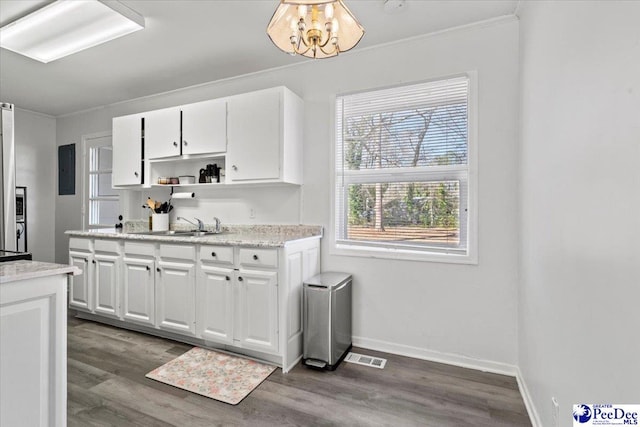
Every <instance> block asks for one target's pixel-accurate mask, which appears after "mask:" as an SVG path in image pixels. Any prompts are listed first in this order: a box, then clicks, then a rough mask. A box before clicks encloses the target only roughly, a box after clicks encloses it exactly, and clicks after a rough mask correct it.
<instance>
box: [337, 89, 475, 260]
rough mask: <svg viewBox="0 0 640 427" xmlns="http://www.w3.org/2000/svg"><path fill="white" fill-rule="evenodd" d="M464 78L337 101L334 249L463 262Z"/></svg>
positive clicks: (466, 206) (466, 205)
mask: <svg viewBox="0 0 640 427" xmlns="http://www.w3.org/2000/svg"><path fill="white" fill-rule="evenodd" d="M469 84H470V83H469V78H468V77H458V78H451V79H447V80H441V81H437V82H428V83H421V84H414V85H409V86H403V87H396V88H388V89H382V90H376V91H370V92H365V93H357V94H352V95H345V96H339V97H338V98H337V103H336V147H335V148H336V149H335V153H336V180H335V182H336V191H335V207H336V211H335V215H336V217H335V224H336V228H335V232H336V236H335V237H336V243H337V244H338V245H339V246H344V247H350V246H351V247H355V246H357V247H358V248H360V249H362V248H365V249H366V248H376V249H378V250H379V249H388V250H405V251H419V252H435V253H441V254H457V255H466V254H467V248H468V218H469V216H468V210H469V203H468V200H469V199H468V196H469V152H470V151H469V118H468V117H469Z"/></svg>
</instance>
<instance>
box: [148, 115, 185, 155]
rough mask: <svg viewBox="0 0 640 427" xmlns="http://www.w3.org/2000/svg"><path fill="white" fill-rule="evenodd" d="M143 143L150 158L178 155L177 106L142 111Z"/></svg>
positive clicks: (178, 126) (178, 118) (178, 119)
mask: <svg viewBox="0 0 640 427" xmlns="http://www.w3.org/2000/svg"><path fill="white" fill-rule="evenodd" d="M144 145H145V149H146V151H147V157H148V158H150V159H157V158H161V157H171V156H179V155H180V108H179V107H172V108H164V109H162V110H155V111H149V112H147V113H144Z"/></svg>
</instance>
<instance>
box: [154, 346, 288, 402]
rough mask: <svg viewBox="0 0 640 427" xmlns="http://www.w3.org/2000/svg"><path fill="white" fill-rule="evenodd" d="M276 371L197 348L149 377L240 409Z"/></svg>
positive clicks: (245, 360) (251, 362)
mask: <svg viewBox="0 0 640 427" xmlns="http://www.w3.org/2000/svg"><path fill="white" fill-rule="evenodd" d="M275 370H276V368H275V367H274V366H270V365H265V364H264V363H260V362H256V361H254V360H249V359H244V358H241V357H236V356H231V355H228V354H224V353H218V352H216V351H212V350H205V349H203V348H198V347H194V348H192V349H191V350H189V351H188V352H186V353H184V354H183V355H182V356H180V357H178V358H176V359H173V360H172V361H171V362H169V363H166V364H164V365H162V366H160V367H159V368H156V369H154V370H153V371H151V372H149V373H148V374H147V375H145V376H146V377H147V378H151V379H153V380H156V381H160V382H163V383H165V384H169V385H172V386H174V387H178V388H181V389H184V390H188V391H190V392H193V393H197V394H201V395H203V396H206V397H210V398H211V399H216V400H220V401H221V402H225V403H230V404H231V405H237V404H238V403H240V401H242V399H244V398H245V397H247V395H248V394H249V393H251V391H253V389H254V388H256V387H258V386H259V385H260V383H261V382H262V381H264V380H265V379H267V377H268V376H269V375H271V373H272V372H273V371H275Z"/></svg>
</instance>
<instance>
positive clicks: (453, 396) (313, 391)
mask: <svg viewBox="0 0 640 427" xmlns="http://www.w3.org/2000/svg"><path fill="white" fill-rule="evenodd" d="M68 335H69V339H68V383H69V385H68V390H69V397H68V411H67V413H68V425H69V426H93V425H96V426H105V425H118V426H121V425H122V426H124V425H133V426H138V425H139V426H158V427H165V426H170V425H174V426H211V425H225V426H226V425H231V426H234V425H236V426H244V425H261V426H262V425H264V426H272V425H273V426H276V425H277V426H287V425H292V426H293V425H402V426H412V425H415V426H433V427H448V426H450V427H459V426H474V427H478V426H480V427H483V426H484V427H494V426H530V425H531V423H530V421H529V418H528V415H527V412H526V409H525V406H524V403H523V401H522V397H521V396H520V393H519V392H518V386H517V383H516V381H515V379H514V378H512V377H508V376H504V375H497V374H491V373H485V372H481V371H476V370H471V369H465V368H460V367H456V366H451V365H446V364H442V363H434V362H428V361H424V360H418V359H412V358H408V357H403V356H397V355H392V354H387V353H381V352H377V351H372V350H365V349H354V351H356V352H358V353H362V354H367V355H371V356H378V357H383V358H385V359H387V365H386V366H385V369H374V368H368V367H365V366H359V365H355V364H349V363H343V364H341V365H340V366H339V367H338V369H337V370H336V371H334V372H324V371H317V370H313V369H310V368H307V367H305V366H301V365H298V366H296V367H295V368H294V369H293V370H292V371H291V372H290V373H288V374H283V373H282V370H281V369H277V370H276V371H275V372H274V373H273V374H271V376H269V378H267V379H266V380H265V381H264V382H263V383H262V384H261V385H260V386H259V387H258V388H256V389H255V390H254V391H253V392H252V393H251V394H249V396H247V397H246V398H245V399H244V400H243V401H242V402H240V403H239V404H238V405H236V406H232V405H228V404H226V403H222V402H219V401H216V400H213V399H209V398H207V397H204V396H200V395H197V394H194V393H190V392H187V391H185V390H181V389H179V388H176V387H172V386H169V385H167V384H163V383H160V382H157V381H154V380H150V379H148V378H145V377H144V375H145V374H146V373H147V372H149V371H151V370H153V369H155V368H157V367H158V366H160V365H162V364H164V363H166V362H168V361H170V360H173V359H174V358H175V357H177V356H179V355H181V354H182V353H184V352H186V351H188V350H189V349H190V348H191V346H189V345H186V344H183V343H178V342H175V341H172V340H166V339H163V338H159V337H152V336H148V335H145V334H141V333H138V332H133V331H128V330H123V329H118V328H115V327H111V326H108V325H102V324H100V323H96V322H91V321H85V320H80V319H70V321H69V324H68Z"/></svg>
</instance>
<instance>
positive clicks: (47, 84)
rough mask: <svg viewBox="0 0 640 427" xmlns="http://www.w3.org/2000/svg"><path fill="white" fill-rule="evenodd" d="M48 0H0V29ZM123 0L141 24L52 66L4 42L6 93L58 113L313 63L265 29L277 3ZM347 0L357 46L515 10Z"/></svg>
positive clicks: (454, 0)
mask: <svg viewBox="0 0 640 427" xmlns="http://www.w3.org/2000/svg"><path fill="white" fill-rule="evenodd" d="M392 1H396V0H392ZM50 2H51V1H50V0H0V26H2V25H5V24H7V23H10V22H12V21H14V20H15V19H18V18H20V17H22V16H24V15H26V14H27V13H29V12H32V11H33V10H36V9H38V8H39V7H42V6H43V5H46V4H47V3H50ZM121 2H122V3H124V4H126V5H127V6H129V7H130V8H131V9H133V10H135V11H137V12H138V13H140V14H141V15H143V16H144V17H145V20H146V28H145V29H144V30H143V31H138V32H136V33H133V34H130V35H128V36H124V37H121V38H120V39H117V40H113V41H111V42H108V43H105V44H102V45H100V46H96V47H93V48H91V49H87V50H85V51H82V52H79V53H76V54H74V55H71V56H68V57H66V58H62V59H59V60H57V61H53V62H50V63H48V64H42V63H40V62H37V61H34V60H32V59H29V58H26V57H24V56H21V55H18V54H16V53H14V52H11V51H8V50H5V49H0V100H1V101H2V102H10V103H13V104H15V105H16V107H18V108H23V109H27V110H32V111H37V112H40V113H45V114H49V115H52V116H60V115H65V114H69V113H73V112H77V111H82V110H86V109H89V108H93V107H98V106H102V105H108V104H112V103H115V102H119V101H124V100H128V99H133V98H138V97H143V96H148V95H152V94H156V93H161V92H166V91H170V90H174V89H179V88H182V87H187V86H192V85H196V84H200V83H205V82H210V81H215V80H219V79H224V78H228V77H233V76H238V75H242V74H247V73H252V72H256V71H260V70H265V69H269V68H273V67H279V66H284V65H288V64H295V63H297V62H300V61H310V59H306V58H301V57H292V56H289V55H287V54H285V53H283V52H281V51H280V50H278V49H277V48H276V47H275V46H273V45H272V44H271V41H270V40H269V38H268V36H267V35H266V32H265V30H266V27H267V24H268V22H269V20H270V18H271V15H272V14H273V11H274V10H275V8H276V6H277V4H278V1H277V0H228V1H224V0H122V1H121ZM345 3H346V4H347V6H348V7H349V8H350V9H351V11H352V12H353V14H354V15H355V16H356V17H357V18H358V20H359V21H360V22H361V23H362V25H363V26H364V28H365V30H366V34H365V36H364V38H363V39H362V41H361V42H360V44H359V45H358V46H356V48H355V49H354V50H357V49H362V48H366V47H369V46H374V45H377V44H381V43H387V42H391V41H395V40H400V39H404V38H407V37H412V36H416V35H420V34H427V33H432V32H435V31H440V30H443V29H447V28H451V27H457V26H461V25H467V24H471V23H474V22H478V21H484V20H487V19H492V18H496V17H500V16H505V15H512V14H514V13H515V9H516V7H517V3H518V1H517V0H465V1H458V0H442V1H436V0H433V1H430V0H429V1H427V0H413V1H412V0H407V1H406V3H405V7H404V8H402V9H401V11H399V12H396V13H387V12H386V11H385V8H384V0H346V1H345ZM352 52H353V51H352ZM349 54H350V52H347V53H344V55H349ZM340 60H341V58H340V57H337V58H332V59H325V60H322V61H340Z"/></svg>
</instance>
